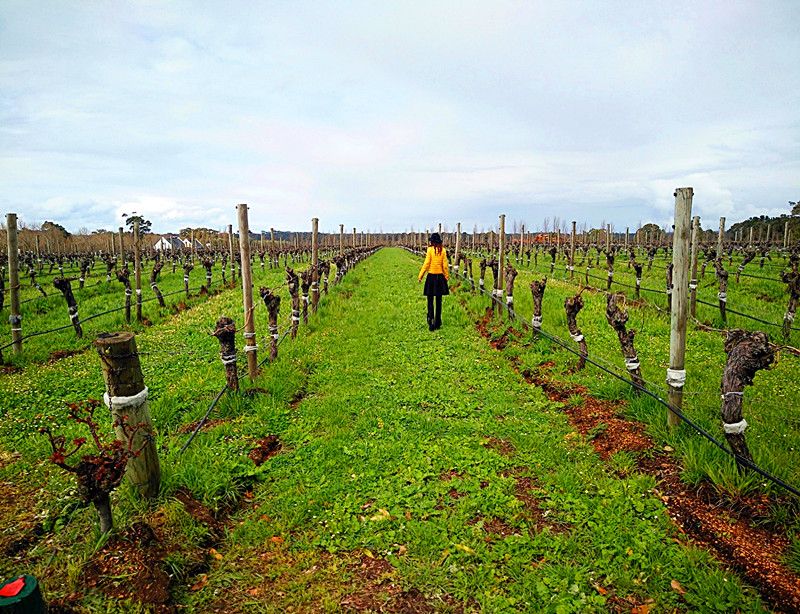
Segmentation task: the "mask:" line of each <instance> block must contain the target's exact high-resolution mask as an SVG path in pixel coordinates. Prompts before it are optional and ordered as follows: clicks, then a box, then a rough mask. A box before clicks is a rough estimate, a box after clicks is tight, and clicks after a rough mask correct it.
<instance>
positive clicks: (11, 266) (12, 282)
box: [6, 213, 22, 354]
mask: <svg viewBox="0 0 800 614" xmlns="http://www.w3.org/2000/svg"><path fill="white" fill-rule="evenodd" d="M6 231H7V232H6V234H7V235H8V290H9V292H10V293H11V316H10V317H9V318H8V322H9V323H10V324H11V341H12V343H13V345H12V347H11V351H12V352H13V353H14V354H22V314H21V313H20V301H19V241H18V239H17V214H16V213H8V214H6Z"/></svg>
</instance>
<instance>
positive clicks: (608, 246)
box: [606, 224, 611, 251]
mask: <svg viewBox="0 0 800 614" xmlns="http://www.w3.org/2000/svg"><path fill="white" fill-rule="evenodd" d="M610 249H611V224H606V251H609V250H610Z"/></svg>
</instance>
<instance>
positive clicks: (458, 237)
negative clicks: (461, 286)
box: [453, 222, 461, 275]
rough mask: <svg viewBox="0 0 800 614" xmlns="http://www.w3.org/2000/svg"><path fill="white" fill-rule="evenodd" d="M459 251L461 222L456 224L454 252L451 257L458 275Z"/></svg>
mask: <svg viewBox="0 0 800 614" xmlns="http://www.w3.org/2000/svg"><path fill="white" fill-rule="evenodd" d="M460 253H461V222H458V223H457V224H456V254H455V257H454V259H453V270H454V271H455V273H456V275H458V257H459V254H460Z"/></svg>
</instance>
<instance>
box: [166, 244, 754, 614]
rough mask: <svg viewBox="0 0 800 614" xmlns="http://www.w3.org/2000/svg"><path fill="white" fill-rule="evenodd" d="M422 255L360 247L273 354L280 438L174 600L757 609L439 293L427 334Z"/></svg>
mask: <svg viewBox="0 0 800 614" xmlns="http://www.w3.org/2000/svg"><path fill="white" fill-rule="evenodd" d="M418 266H419V265H418V261H417V259H415V258H413V257H412V256H411V255H409V254H407V253H405V252H403V251H400V250H383V251H381V252H379V253H378V254H377V255H376V256H374V257H372V258H370V259H369V260H368V261H366V262H365V263H364V264H362V265H360V266H359V268H358V269H357V270H356V271H354V272H353V273H351V274H350V275H349V276H348V278H347V279H346V280H345V283H344V284H342V285H341V286H339V288H340V292H345V291H346V292H347V293H348V294H350V293H352V294H350V296H349V297H348V298H347V299H346V300H345V297H344V296H340V297H338V298H334V300H333V301H332V302H331V303H330V305H329V308H327V309H325V310H322V311H321V312H320V314H319V320H318V322H317V324H316V325H315V327H314V328H315V330H316V332H315V333H313V334H312V335H310V336H309V337H306V338H305V339H304V340H301V341H300V342H299V343H297V344H296V345H294V346H292V348H291V350H289V351H288V352H287V353H286V355H285V356H284V357H283V358H282V360H283V361H285V362H286V363H291V364H293V365H294V366H295V368H296V369H298V370H299V372H300V373H302V374H303V376H304V378H305V383H304V385H303V386H302V388H303V390H304V391H305V396H304V398H303V399H302V401H301V402H299V403H293V404H292V405H291V406H290V409H289V410H287V409H286V408H285V407H282V406H280V405H279V404H272V405H270V407H269V408H266V409H264V410H262V414H261V415H262V417H263V419H264V420H266V421H270V422H271V424H273V425H274V426H276V427H279V428H280V429H281V430H280V432H278V433H277V434H278V435H279V436H280V438H281V441H282V444H283V451H282V453H281V454H279V455H277V456H275V457H273V458H271V459H270V460H268V461H267V462H266V463H265V464H264V465H263V466H262V467H263V472H262V473H261V474H260V475H259V479H260V483H259V484H258V485H257V486H256V487H255V488H254V489H253V491H252V493H251V495H252V496H251V497H250V498H248V499H247V500H246V505H245V506H244V507H242V508H240V509H239V511H238V512H237V513H236V514H235V515H234V516H233V518H232V520H233V522H232V526H231V528H230V529H229V530H228V531H227V533H226V535H225V537H224V539H223V540H222V541H221V542H220V543H218V544H217V545H216V546H215V550H214V560H212V566H211V568H210V569H209V570H208V572H207V573H206V574H205V575H203V576H202V577H200V579H198V576H193V577H191V578H188V579H187V583H186V585H185V588H183V589H177V590H174V591H173V594H174V596H175V599H176V601H178V602H179V603H183V604H185V605H187V606H189V607H190V610H191V611H220V612H221V611H226V612H230V611H242V612H262V611H263V612H272V611H275V612H277V611H282V612H283V611H289V610H290V609H291V611H295V612H298V611H307V612H319V611H331V612H336V611H387V612H400V611H413V612H434V611H436V612H438V611H442V612H451V611H452V612H462V611H464V612H471V611H485V612H519V611H531V612H556V613H562V612H564V613H566V612H591V611H599V612H603V611H626V612H650V611H652V612H666V611H669V612H672V611H685V610H692V611H709V612H727V611H730V612H735V611H740V612H755V611H761V606H760V603H759V601H758V599H757V597H755V596H754V595H753V592H752V591H751V590H749V589H743V588H742V587H741V585H740V583H739V581H738V580H737V579H736V578H735V577H734V576H732V575H731V574H730V573H729V572H727V571H726V570H724V569H721V568H720V567H719V566H718V565H717V564H716V563H715V562H714V561H713V560H712V559H711V557H710V556H708V555H707V554H705V553H704V552H701V551H698V550H697V549H694V548H692V547H690V546H688V545H686V544H685V541H684V540H683V539H682V537H681V534H680V533H679V532H678V531H677V529H675V528H674V526H673V525H672V523H671V521H670V519H669V517H668V515H667V513H666V512H665V509H664V506H663V504H662V502H661V500H660V499H659V498H658V497H657V496H656V495H655V494H654V493H653V492H652V489H653V488H654V483H653V481H652V480H651V478H649V477H646V476H641V475H638V474H633V475H631V476H629V477H627V478H624V479H622V478H619V477H617V476H616V475H613V474H612V473H611V472H609V471H608V470H606V468H605V467H604V466H603V464H602V463H601V462H600V461H599V459H598V458H597V457H596V455H595V454H594V452H593V451H592V449H591V447H590V446H589V445H588V444H587V443H586V442H585V441H584V440H583V439H582V438H581V437H580V436H578V435H577V434H576V433H575V432H574V431H573V430H572V429H570V428H569V426H568V425H567V423H566V420H565V419H564V417H563V415H562V414H561V413H560V412H559V411H558V408H557V406H556V405H555V404H553V403H551V402H550V401H548V400H547V399H546V398H545V396H544V394H543V393H542V391H541V390H540V389H538V388H535V387H532V386H530V385H528V384H526V383H525V382H524V380H523V379H522V378H521V377H520V376H519V375H518V374H517V373H516V372H514V371H513V370H512V368H511V367H510V366H509V364H508V362H507V361H506V360H504V359H503V358H502V357H500V356H498V355H497V353H496V352H495V351H494V350H493V349H492V348H491V347H490V346H489V345H488V344H487V343H486V342H485V340H483V339H482V338H481V337H480V336H479V334H478V333H477V331H476V330H475V326H474V323H473V322H471V321H470V320H469V318H468V317H467V315H466V313H465V312H464V310H463V309H462V308H461V306H460V305H459V304H458V302H457V301H456V300H455V298H454V297H451V298H449V299H446V301H445V310H444V314H443V320H444V328H443V329H442V330H441V331H438V332H437V333H430V332H428V331H427V328H426V326H425V320H424V299H423V297H422V296H421V287H420V286H419V285H418V284H416V273H417V271H418ZM275 384H276V385H277V382H276V383H275ZM260 385H264V384H260ZM266 387H268V389H269V383H268V384H267V386H266ZM278 415H279V416H280V419H276V416H278ZM219 428H224V427H219ZM226 433H227V434H228V435H230V434H231V431H230V430H228V431H226ZM208 437H213V432H212V433H210V434H208ZM201 445H202V444H201ZM415 608H416V609H415Z"/></svg>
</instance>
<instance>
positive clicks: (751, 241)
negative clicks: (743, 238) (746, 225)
mask: <svg viewBox="0 0 800 614" xmlns="http://www.w3.org/2000/svg"><path fill="white" fill-rule="evenodd" d="M747 247H753V227H752V226H750V240H749V241H748V242H747Z"/></svg>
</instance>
